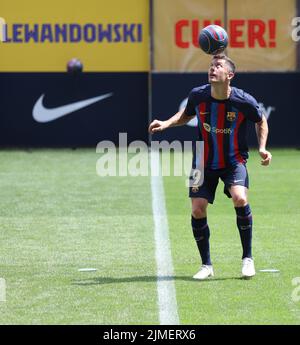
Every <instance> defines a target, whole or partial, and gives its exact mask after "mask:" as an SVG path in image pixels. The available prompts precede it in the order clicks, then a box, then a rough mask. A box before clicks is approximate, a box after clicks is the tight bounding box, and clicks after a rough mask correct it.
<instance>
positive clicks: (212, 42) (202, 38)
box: [199, 25, 228, 55]
mask: <svg viewBox="0 0 300 345" xmlns="http://www.w3.org/2000/svg"><path fill="white" fill-rule="evenodd" d="M227 44H228V35H227V32H226V31H225V30H224V29H223V28H222V27H221V26H219V25H208V26H206V27H205V28H203V29H202V30H201V31H200V34H199V46H200V48H201V49H202V50H203V51H204V52H205V53H206V54H211V55H216V54H219V53H222V52H223V51H224V50H225V49H226V47H227Z"/></svg>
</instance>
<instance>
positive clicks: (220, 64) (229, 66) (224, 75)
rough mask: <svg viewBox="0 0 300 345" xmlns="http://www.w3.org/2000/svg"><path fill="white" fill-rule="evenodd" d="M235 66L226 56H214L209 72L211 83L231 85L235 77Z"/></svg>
mask: <svg viewBox="0 0 300 345" xmlns="http://www.w3.org/2000/svg"><path fill="white" fill-rule="evenodd" d="M234 73H235V64H234V62H233V61H232V60H231V59H230V58H229V57H228V56H226V55H214V56H213V58H212V60H211V64H210V67H209V70H208V81H209V82H210V83H230V81H231V79H232V78H233V77H234Z"/></svg>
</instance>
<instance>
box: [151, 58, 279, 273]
mask: <svg viewBox="0 0 300 345" xmlns="http://www.w3.org/2000/svg"><path fill="white" fill-rule="evenodd" d="M234 74H235V64H234V62H233V61H232V60H231V59H230V58H228V57H227V56H225V55H216V56H214V57H213V58H212V61H211V65H210V68H209V70H208V81H209V84H207V85H202V86H200V87H197V88H194V89H193V90H192V91H191V92H190V94H189V98H188V103H187V106H186V108H185V109H184V110H181V111H179V112H178V113H176V114H175V115H174V116H172V117H171V118H169V119H168V120H166V121H159V120H154V121H153V122H151V124H150V125H149V132H150V133H152V134H153V133H156V132H158V131H163V130H165V129H167V128H169V127H174V126H181V125H184V124H186V123H187V122H189V121H190V120H191V119H192V118H193V117H194V116H197V118H198V125H199V141H203V142H204V181H203V184H202V185H201V186H199V187H197V188H192V187H190V188H189V196H190V198H191V201H192V217H191V224H192V229H193V235H194V238H195V241H196V243H197V247H198V250H199V253H200V256H201V260H202V266H201V267H200V270H199V272H198V273H196V274H195V275H194V277H193V278H194V279H200V280H202V279H206V278H208V277H210V276H213V275H214V271H213V266H212V262H211V258H210V250H209V236H210V230H209V226H208V223H207V206H208V204H209V203H210V204H213V202H214V198H215V191H216V188H217V185H218V182H219V179H221V180H222V181H223V183H224V193H225V194H226V195H227V196H228V197H229V198H232V201H233V205H234V208H235V212H236V222H237V227H238V230H239V233H240V238H241V243H242V249H243V255H242V276H243V277H252V276H254V275H255V267H254V261H253V258H252V213H251V208H250V205H249V203H248V198H247V193H248V188H249V180H248V172H247V168H246V161H247V158H248V147H247V141H246V132H247V121H252V122H255V129H256V134H257V139H258V152H259V154H260V156H261V158H262V160H261V164H262V165H264V166H267V165H269V164H270V162H271V159H272V155H271V153H270V152H269V151H267V150H266V143H267V137H268V124H267V120H266V118H265V116H264V115H263V113H262V111H261V109H260V107H259V105H258V103H257V101H256V100H255V99H254V98H253V97H252V96H251V95H249V94H248V93H246V92H245V91H243V90H241V89H238V88H236V87H233V86H230V82H231V80H232V78H233V77H234ZM194 155H195V153H194ZM193 161H195V157H193Z"/></svg>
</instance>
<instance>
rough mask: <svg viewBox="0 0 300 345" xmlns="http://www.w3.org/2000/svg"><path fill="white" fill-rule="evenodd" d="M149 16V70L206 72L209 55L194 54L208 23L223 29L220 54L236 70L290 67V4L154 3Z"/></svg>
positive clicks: (273, 0)
mask: <svg viewBox="0 0 300 345" xmlns="http://www.w3.org/2000/svg"><path fill="white" fill-rule="evenodd" d="M225 4H227V6H226V7H225ZM153 12H154V15H153V17H154V38H153V42H154V59H153V61H154V70H155V71H170V72H197V71H206V70H207V68H208V65H209V62H210V59H211V56H209V55H206V54H205V53H203V52H202V51H201V50H200V49H199V46H198V35H199V32H200V30H201V29H202V28H203V27H205V26H206V25H209V24H218V25H221V26H223V27H226V29H227V33H228V36H229V45H228V49H227V51H226V53H227V55H229V56H230V57H231V58H232V59H233V60H234V61H235V62H236V64H237V67H238V69H239V70H240V71H267V70H272V71H293V70H295V68H296V43H295V42H294V41H293V40H292V35H291V33H292V29H293V27H292V25H291V23H292V19H293V17H295V16H296V0H286V1H282V0H260V1H253V0H243V1H240V0H228V1H227V2H225V1H223V0H215V1H211V0H164V1H160V0H154V10H153ZM225 17H227V23H226V26H225V19H224V18H225Z"/></svg>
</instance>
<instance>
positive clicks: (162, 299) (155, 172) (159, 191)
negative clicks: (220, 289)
mask: <svg viewBox="0 0 300 345" xmlns="http://www.w3.org/2000/svg"><path fill="white" fill-rule="evenodd" d="M159 158H160V156H159V152H158V151H151V190H152V212H153V219H154V238H155V258H156V266H157V293H158V306H159V322H160V324H161V325H179V324H180V322H179V317H178V312H177V301H176V290H175V284H174V281H173V277H174V271H173V263H172V255H171V249H170V239H169V226H168V219H167V212H166V205H165V196H164V187H163V179H162V176H161V174H160V170H161V169H160V160H159Z"/></svg>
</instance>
